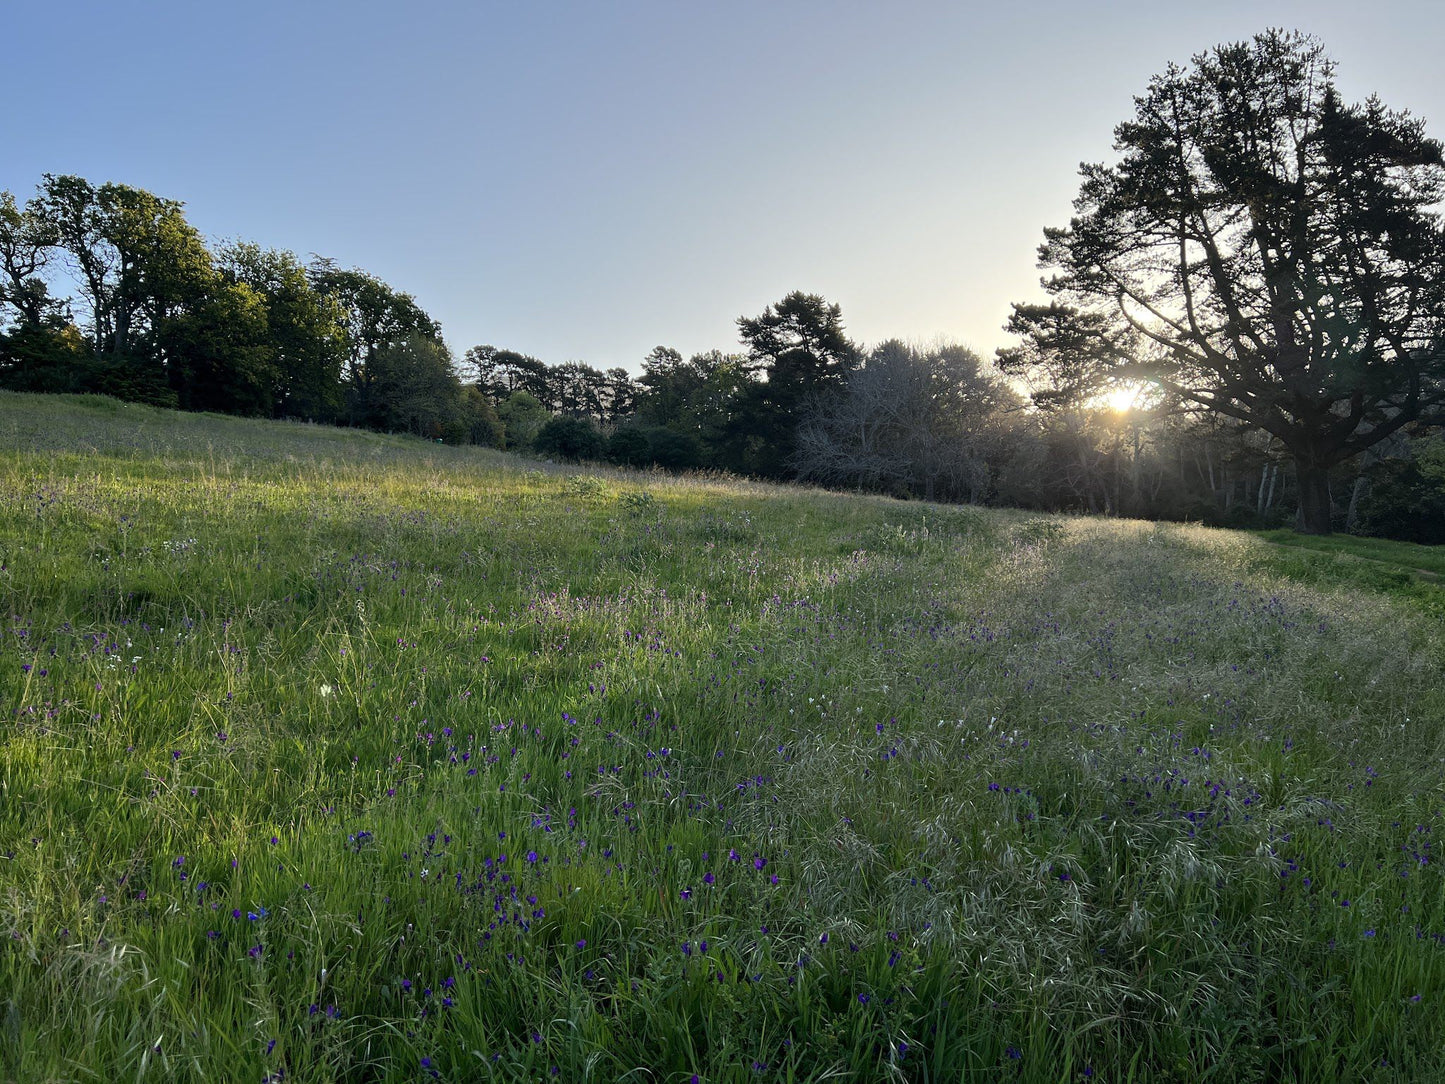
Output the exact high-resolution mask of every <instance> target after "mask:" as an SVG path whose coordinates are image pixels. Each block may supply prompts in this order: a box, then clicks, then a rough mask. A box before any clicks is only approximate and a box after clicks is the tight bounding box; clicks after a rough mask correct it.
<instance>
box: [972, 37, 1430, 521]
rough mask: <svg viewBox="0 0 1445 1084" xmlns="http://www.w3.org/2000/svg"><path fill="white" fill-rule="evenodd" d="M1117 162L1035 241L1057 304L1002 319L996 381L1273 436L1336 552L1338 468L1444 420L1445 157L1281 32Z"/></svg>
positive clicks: (1144, 99) (1160, 101) (1239, 55)
mask: <svg viewBox="0 0 1445 1084" xmlns="http://www.w3.org/2000/svg"><path fill="white" fill-rule="evenodd" d="M1115 149H1116V150H1117V151H1118V152H1119V154H1120V160H1119V161H1118V162H1117V163H1116V164H1114V165H1102V164H1093V165H1087V164H1086V165H1085V166H1083V167H1082V170H1081V173H1082V177H1083V184H1082V186H1081V188H1080V191H1079V195H1078V198H1077V199H1076V200H1075V203H1074V207H1075V212H1076V213H1075V216H1074V217H1073V219H1072V220H1071V221H1070V223H1069V225H1068V226H1067V227H1063V228H1057V229H1050V230H1047V231H1045V243H1044V245H1043V246H1042V248H1041V249H1040V262H1041V266H1043V267H1044V268H1046V269H1050V270H1052V271H1053V275H1052V276H1051V277H1049V278H1048V279H1046V280H1045V287H1046V289H1047V290H1048V291H1049V293H1050V294H1052V295H1053V298H1054V301H1053V303H1052V304H1049V305H1016V306H1015V307H1014V313H1013V316H1012V319H1011V320H1010V322H1009V328H1010V330H1011V331H1013V332H1015V333H1017V334H1018V335H1020V336H1022V338H1023V342H1022V345H1020V346H1019V347H1017V348H1014V349H1011V350H1005V351H1001V352H1000V361H1001V364H1002V366H1003V367H1004V369H1005V370H1006V371H1009V372H1014V373H1021V372H1025V371H1032V372H1035V373H1038V374H1042V375H1043V377H1044V378H1045V381H1046V383H1047V385H1048V388H1047V390H1046V392H1045V393H1044V395H1042V396H1039V397H1038V398H1039V399H1040V400H1041V401H1043V402H1046V403H1047V402H1048V401H1049V400H1050V399H1052V400H1053V401H1055V402H1058V401H1070V400H1072V401H1077V400H1078V399H1079V398H1080V397H1082V396H1086V395H1088V394H1089V393H1091V392H1095V391H1097V390H1098V389H1099V388H1101V387H1103V386H1107V385H1108V384H1110V383H1116V382H1127V381H1148V382H1150V383H1152V384H1153V385H1154V386H1155V387H1156V388H1157V389H1159V390H1160V391H1161V392H1162V393H1163V394H1165V395H1167V396H1170V397H1173V398H1174V399H1176V400H1177V401H1178V402H1180V403H1181V404H1184V405H1185V406H1186V407H1191V408H1194V409H1200V410H1204V411H1209V412H1213V413H1216V414H1221V415H1226V416H1229V417H1232V418H1236V419H1239V420H1240V421H1242V422H1244V423H1246V424H1248V425H1249V426H1252V427H1256V428H1258V429H1261V430H1264V431H1265V432H1267V433H1269V434H1272V435H1273V436H1274V437H1275V438H1277V439H1278V440H1279V442H1280V443H1281V444H1282V445H1283V447H1284V448H1285V449H1286V450H1287V451H1288V453H1289V455H1290V456H1291V457H1292V459H1293V461H1294V464H1295V468H1296V473H1297V475H1298V481H1299V491H1300V492H1299V497H1300V501H1299V522H1298V525H1299V527H1300V529H1302V530H1307V531H1310V532H1315V533H1328V531H1329V530H1330V526H1331V520H1330V513H1331V508H1330V493H1329V488H1328V486H1329V481H1328V477H1329V475H1328V472H1329V470H1330V468H1332V467H1334V466H1336V465H1338V464H1340V463H1342V462H1345V461H1347V460H1349V459H1350V458H1352V457H1354V456H1356V455H1357V454H1359V453H1360V452H1361V451H1363V450H1365V449H1367V448H1369V447H1371V446H1372V445H1375V444H1377V443H1378V442H1380V441H1383V440H1385V439H1386V438H1388V437H1390V436H1391V435H1392V434H1394V433H1396V432H1397V431H1399V430H1400V429H1401V428H1402V427H1405V426H1408V425H1410V424H1411V423H1425V424H1438V423H1440V422H1442V421H1445V233H1442V227H1441V220H1440V216H1439V213H1438V210H1437V205H1438V203H1439V201H1440V199H1441V196H1442V194H1445V162H1442V155H1441V146H1440V144H1439V143H1438V142H1436V141H1435V140H1433V139H1429V138H1427V137H1426V135H1425V129H1424V124H1423V122H1422V121H1421V120H1420V119H1419V118H1416V117H1413V116H1411V115H1410V114H1409V113H1404V112H1394V111H1392V110H1389V109H1387V108H1386V107H1385V106H1384V105H1383V104H1381V103H1380V102H1379V101H1378V100H1377V99H1374V98H1371V99H1369V100H1368V101H1366V102H1365V103H1363V104H1359V105H1347V104H1345V103H1344V102H1343V101H1342V100H1341V98H1340V95H1339V92H1338V90H1337V89H1336V85H1335V75H1334V65H1333V63H1332V62H1331V61H1330V60H1329V58H1328V57H1327V56H1326V55H1325V53H1324V50H1323V47H1322V46H1321V45H1320V44H1319V43H1318V42H1317V41H1315V40H1314V39H1312V38H1309V37H1306V36H1303V35H1300V34H1297V33H1289V32H1284V31H1278V30H1274V31H1269V32H1266V33H1263V34H1260V35H1258V36H1256V37H1255V38H1254V39H1253V40H1252V41H1249V42H1244V43H1238V44H1231V45H1222V46H1218V47H1216V48H1215V49H1213V50H1211V51H1209V52H1207V53H1202V54H1200V55H1198V56H1196V57H1195V58H1194V60H1193V63H1192V66H1191V67H1188V68H1183V67H1179V66H1173V65H1171V66H1170V67H1169V68H1168V69H1167V70H1166V71H1165V72H1164V73H1163V74H1161V75H1159V76H1157V77H1156V78H1155V79H1154V80H1153V81H1152V82H1151V83H1150V85H1149V87H1148V89H1147V90H1146V92H1145V93H1144V94H1143V95H1141V96H1139V97H1138V98H1136V99H1135V115H1134V118H1133V119H1132V120H1129V121H1126V122H1125V123H1123V124H1121V125H1119V127H1118V128H1117V129H1116V130H1115Z"/></svg>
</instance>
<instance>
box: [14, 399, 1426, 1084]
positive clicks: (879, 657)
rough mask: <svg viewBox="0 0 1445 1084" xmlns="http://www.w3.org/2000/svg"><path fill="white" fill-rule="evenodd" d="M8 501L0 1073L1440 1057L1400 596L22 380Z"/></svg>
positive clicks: (924, 1072)
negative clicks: (25, 392) (49, 390)
mask: <svg viewBox="0 0 1445 1084" xmlns="http://www.w3.org/2000/svg"><path fill="white" fill-rule="evenodd" d="M0 508H3V515H0V589H3V591H4V597H5V605H4V613H3V615H0V616H3V617H4V619H5V624H4V626H3V628H0V704H3V706H4V708H3V713H0V937H4V938H6V939H7V940H8V945H7V951H6V952H4V953H3V954H0V1079H10V1080H16V1081H27V1082H28V1081H48V1080H105V1081H109V1080H147V1079H153V1080H165V1081H172V1080H180V1081H189V1080H243V1081H244V1080H249V1081H257V1082H259V1081H263V1080H268V1081H273V1082H274V1081H279V1080H285V1081H306V1082H311V1081H342V1080H344V1081H372V1080H398V1081H400V1080H405V1081H412V1080H429V1079H441V1080H497V1081H534V1080H550V1079H560V1080H564V1081H583V1080H596V1081H615V1080H633V1081H688V1080H690V1079H692V1078H693V1076H694V1074H696V1077H697V1079H699V1080H702V1081H708V1082H719V1081H742V1080H750V1081H751V1080H770V1081H802V1080H824V1079H827V1080H858V1081H874V1080H900V1081H901V1080H911V1081H957V1080H972V1079H979V1080H1009V1081H1013V1080H1017V1081H1082V1080H1093V1081H1111V1082H1112V1081H1194V1080H1221V1081H1240V1080H1257V1081H1285V1080H1299V1081H1359V1080H1378V1081H1419V1080H1429V1079H1437V1078H1438V1075H1439V1069H1438V1067H1439V1066H1440V1065H1441V1064H1442V1062H1445V1059H1442V1053H1445V1012H1442V999H1445V891H1442V881H1441V876H1440V863H1439V861H1438V858H1439V853H1438V852H1437V851H1436V850H1435V849H1434V841H1435V840H1436V838H1437V837H1438V835H1439V833H1440V831H1441V819H1442V818H1441V809H1442V794H1445V790H1442V784H1445V771H1442V769H1445V741H1442V734H1441V727H1440V720H1441V719H1442V716H1445V688H1442V686H1441V683H1440V681H1439V674H1440V667H1441V664H1442V662H1445V658H1442V654H1445V651H1442V637H1441V625H1440V623H1439V617H1438V615H1439V610H1438V606H1437V603H1436V602H1435V600H1436V599H1437V598H1438V591H1439V588H1436V587H1435V586H1433V585H1432V584H1428V583H1417V582H1415V581H1414V580H1412V579H1409V578H1408V577H1406V579H1405V581H1404V582H1394V581H1390V582H1384V581H1381V580H1378V579H1371V578H1370V576H1372V575H1375V572H1374V571H1372V572H1371V573H1370V575H1366V576H1365V578H1364V579H1363V580H1362V579H1361V573H1360V572H1359V569H1360V568H1361V567H1365V568H1370V569H1372V570H1373V569H1374V566H1372V565H1366V564H1365V563H1363V562H1358V561H1343V560H1339V559H1336V558H1328V557H1322V556H1316V555H1313V554H1309V553H1305V552H1302V551H1301V552H1298V553H1296V552H1292V551H1285V550H1282V549H1280V548H1279V547H1278V546H1275V545H1271V544H1270V543H1268V542H1266V541H1264V540H1262V539H1260V538H1258V537H1255V536H1252V535H1248V534H1243V533H1235V532H1227V531H1216V530H1206V529H1203V528H1198V527H1187V526H1173V525H1155V524H1145V523H1137V522H1126V521H1106V520H1097V519H1078V518H1067V517H1046V516H1034V515H1026V514H1022V513H1013V512H1005V511H989V512H985V511H979V510H974V509H966V508H945V507H937V506H930V505H922V504H902V503H895V502H890V501H886V500H882V499H872V498H860V497H844V496H838V495H833V494H828V493H823V492H816V491H809V490H803V489H794V488H781V487H771V486H764V485H753V484H744V483H737V482H728V481H722V480H714V479H707V478H690V479H673V478H666V477H661V476H649V475H637V474H626V473H615V472H608V471H598V470H568V469H562V468H553V467H546V468H541V467H539V466H538V465H536V464H528V463H525V462H523V461H519V460H515V459H511V458H509V457H506V456H502V455H500V454H495V453H488V452H482V451H473V450H467V449H452V448H443V447H437V446H428V445H425V444H421V443H419V442H414V441H406V440H399V439H392V438H385V437H377V436H373V435H365V434H356V433H344V432H339V431H336V430H326V429H319V428H313V427H303V426H287V425H276V424H266V423H259V422H247V421H241V420H237V419H220V418H213V417H205V416H194V415H192V416H186V415H179V414H171V413H167V412H164V411H154V410H148V409H145V408H138V407H130V406H121V405H119V404H115V403H111V402H109V401H104V400H75V399H71V400H64V399H40V398H32V397H25V396H16V395H4V396H0ZM1411 567H1427V566H1425V565H1420V564H1412V565H1411Z"/></svg>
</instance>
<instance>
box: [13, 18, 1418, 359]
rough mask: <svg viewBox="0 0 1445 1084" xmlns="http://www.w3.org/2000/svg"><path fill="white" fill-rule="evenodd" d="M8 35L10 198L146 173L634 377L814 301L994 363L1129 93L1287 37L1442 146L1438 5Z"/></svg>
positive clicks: (874, 331) (480, 329) (860, 330)
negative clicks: (1301, 39)
mask: <svg viewBox="0 0 1445 1084" xmlns="http://www.w3.org/2000/svg"><path fill="white" fill-rule="evenodd" d="M0 26H3V27H4V31H3V32H4V36H5V38H6V39H7V40H6V45H5V48H4V54H5V70H6V75H5V80H4V81H5V85H6V104H5V106H4V108H3V109H0V189H8V190H9V191H11V192H13V193H14V194H15V195H16V197H17V198H19V199H21V200H22V201H23V200H24V199H25V198H28V197H29V196H30V195H32V194H33V192H34V189H35V186H36V184H37V182H39V180H40V178H41V176H42V175H43V174H45V173H57V174H60V173H73V174H79V175H81V176H83V177H86V178H88V179H89V180H91V181H93V182H96V183H100V182H103V181H118V182H122V183H125V184H130V185H134V186H137V187H140V188H145V189H148V190H150V191H152V192H154V193H156V194H157V195H161V196H166V197H169V198H172V199H178V200H182V201H184V203H185V204H186V213H187V216H188V217H189V219H190V221H191V222H192V224H194V225H195V226H196V227H197V228H198V229H199V230H200V231H201V232H202V233H203V234H205V235H206V237H207V238H209V239H211V240H217V241H222V240H237V239H239V240H246V241H254V242H258V243H260V244H262V245H265V246H268V247H274V248H283V249H290V250H291V251H293V252H295V253H297V254H298V255H300V256H301V257H302V258H307V257H309V256H310V255H311V254H313V253H314V254H319V255H322V256H326V257H329V258H332V259H334V260H336V261H337V262H338V263H340V264H341V265H343V266H356V267H361V268H364V269H365V270H367V271H369V272H371V273H372V274H375V275H377V276H379V277H381V278H382V279H384V280H386V281H387V282H388V283H390V284H391V285H392V286H393V287H395V288H397V289H399V290H404V291H406V292H408V293H410V294H412V295H413V296H414V297H415V298H416V299H417V301H418V302H419V303H420V304H421V306H422V307H423V308H424V309H425V310H426V311H427V312H429V313H430V314H431V315H432V316H433V317H435V318H436V319H437V320H439V321H440V322H441V324H442V329H443V333H444V335H445V337H446V339H447V341H448V343H449V344H450V345H451V347H452V348H453V350H454V351H455V352H456V353H457V354H458V355H460V354H461V353H462V352H464V351H465V350H466V349H467V348H468V347H471V346H474V345H478V344H481V343H490V344H492V345H495V346H499V347H506V348H509V349H513V350H519V351H521V352H523V353H528V354H532V355H534V356H536V357H539V358H541V359H542V360H544V361H547V362H551V363H554V364H555V363H561V362H564V361H572V360H577V361H585V362H588V363H590V364H592V365H596V366H598V367H601V368H607V367H611V366H615V365H620V366H623V367H625V368H627V369H629V370H630V371H633V372H637V371H638V370H639V369H640V364H641V361H642V358H643V357H644V356H645V355H646V354H647V352H648V351H649V350H651V349H652V348H653V347H654V346H657V345H667V346H671V347H674V348H675V349H678V350H680V351H681V352H682V353H683V354H685V355H686V354H691V353H694V352H697V351H702V350H709V349H722V350H734V349H737V326H736V321H737V318H738V317H739V316H754V315H757V314H758V313H759V312H761V311H762V310H763V308H764V307H765V306H767V305H768V304H770V303H772V302H775V301H777V300H779V299H780V298H781V297H783V296H784V295H785V294H787V293H788V292H790V291H792V290H804V291H807V292H809V293H818V294H822V295H824V296H825V297H827V298H828V299H829V300H830V301H834V302H837V303H838V304H840V305H841V306H842V310H843V320H844V324H845V326H846V328H847V330H848V333H849V334H850V335H851V337H852V338H853V339H854V340H855V341H858V342H860V343H863V344H872V343H877V342H880V341H882V340H884V339H887V338H894V337H897V338H902V339H907V340H912V341H920V342H932V341H936V340H939V339H945V340H948V341H952V342H961V343H964V344H966V345H969V346H972V347H973V348H974V349H976V350H978V351H979V352H980V353H983V354H991V353H992V351H993V350H995V349H996V348H997V347H999V346H1003V345H1007V344H1008V341H1009V340H1008V337H1007V335H1006V334H1005V332H1004V331H1003V324H1004V322H1005V321H1006V320H1007V318H1008V313H1009V304H1010V302H1014V301H1025V300H1037V299H1039V298H1041V297H1042V296H1043V295H1042V292H1041V290H1040V288H1039V285H1038V280H1039V274H1040V272H1039V271H1038V269H1037V267H1036V266H1035V259H1036V249H1037V247H1038V244H1039V242H1040V241H1041V240H1042V231H1043V229H1044V227H1045V226H1049V225H1063V224H1065V223H1066V222H1067V221H1068V217H1069V214H1070V210H1071V202H1072V200H1073V197H1074V195H1075V194H1076V192H1077V188H1078V176H1077V170H1078V166H1079V163H1080V162H1083V161H1110V160H1112V152H1111V145H1112V141H1113V137H1112V132H1113V128H1114V126H1115V125H1116V124H1118V123H1119V122H1120V121H1123V120H1125V119H1127V118H1128V117H1129V116H1130V114H1131V108H1132V99H1133V96H1134V95H1136V94H1139V93H1142V92H1143V91H1144V89H1145V88H1146V86H1147V84H1148V81H1149V78H1150V76H1151V75H1153V74H1155V73H1157V72H1159V71H1161V70H1163V68H1164V67H1165V66H1166V65H1167V64H1168V63H1169V62H1170V61H1177V62H1181V63H1182V62H1187V61H1188V59H1189V58H1190V57H1191V56H1192V55H1194V54H1196V53H1198V52H1201V51H1203V50H1206V49H1208V48H1209V47H1211V46H1213V45H1215V44H1218V43H1220V42H1226V41H1238V40H1243V39H1247V38H1249V37H1251V36H1252V35H1254V34H1255V33H1258V32H1259V31H1261V30H1263V29H1265V28H1267V27H1271V26H1278V27H1285V28H1289V29H1298V30H1303V31H1305V32H1307V33H1311V34H1314V35H1315V36H1317V37H1318V38H1319V39H1320V40H1321V41H1323V43H1324V44H1325V46H1326V49H1327V50H1328V51H1329V53H1330V54H1331V55H1332V56H1333V57H1334V58H1335V59H1336V60H1337V61H1338V64H1339V70H1338V82H1339V86H1340V88H1341V90H1342V92H1343V93H1344V95H1345V97H1346V98H1347V99H1349V100H1352V101H1353V100H1359V99H1362V98H1364V97H1366V96H1368V95H1370V94H1378V95H1379V96H1380V98H1381V99H1382V100H1383V101H1384V103H1385V104H1386V105H1388V106H1390V107H1392V108H1395V109H1409V110H1410V111H1411V112H1413V113H1415V114H1417V115H1419V116H1422V117H1424V118H1425V120H1426V122H1427V125H1428V129H1427V130H1428V131H1429V132H1430V133H1431V134H1432V135H1434V136H1436V137H1437V138H1441V137H1445V78H1442V71H1445V46H1442V44H1441V43H1442V42H1445V0H1374V2H1371V3H1360V2H1359V0H1313V2H1311V3H1296V2H1271V0H1253V2H1233V0H1213V2H1208V3H1204V2H1200V3H1196V4H1182V3H1174V2H1171V0H1150V2H1134V0H1120V2H1104V0H1073V2H1071V3H1055V2H1052V0H1040V2H1034V3H1027V2H1020V3H1013V4H1003V3H973V2H962V0H958V2H953V3H945V2H942V0H933V2H911V0H889V2H887V3H884V2H881V0H880V2H876V3H861V2H860V3H853V2H847V0H835V2H821V0H817V2H801V0H769V2H753V0H714V2H713V3H702V2H694V0H669V2H627V0H619V2H606V0H589V2H576V3H564V2H561V0H557V2H549V0H509V2H505V3H492V2H486V0H472V2H452V3H428V2H425V0H412V2H410V3H408V4H405V5H403V4H400V3H395V2H393V3H373V2H370V0H326V2H312V0H283V2H270V0H257V2H248V3H235V4H211V3H196V2H194V0H187V2H183V3H141V2H126V3H118V2H115V0H107V2H101V3H66V2H65V0H46V2H31V0H0ZM1431 121H1434V123H1433V124H1430V122H1431Z"/></svg>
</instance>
